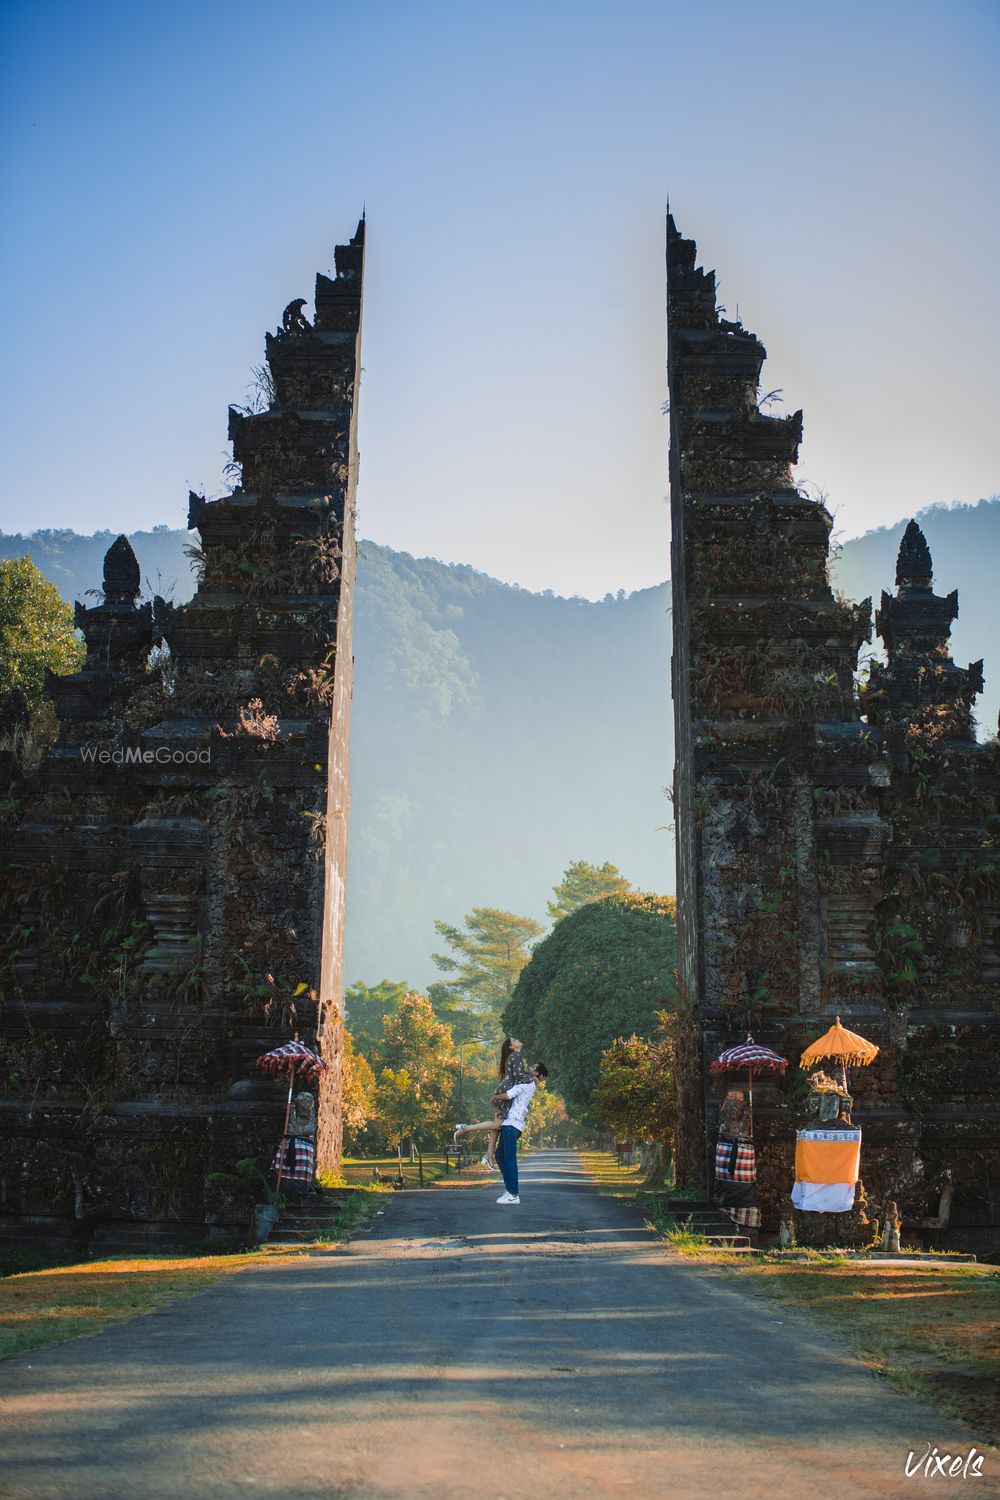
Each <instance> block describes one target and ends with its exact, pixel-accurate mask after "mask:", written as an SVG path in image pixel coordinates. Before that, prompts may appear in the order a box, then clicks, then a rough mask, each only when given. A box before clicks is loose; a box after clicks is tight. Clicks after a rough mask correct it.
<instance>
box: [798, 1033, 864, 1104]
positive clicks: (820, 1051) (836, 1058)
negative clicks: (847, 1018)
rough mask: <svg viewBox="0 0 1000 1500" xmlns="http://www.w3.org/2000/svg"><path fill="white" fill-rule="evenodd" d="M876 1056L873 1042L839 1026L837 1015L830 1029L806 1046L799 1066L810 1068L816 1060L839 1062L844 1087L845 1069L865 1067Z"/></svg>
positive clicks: (845, 1082)
mask: <svg viewBox="0 0 1000 1500" xmlns="http://www.w3.org/2000/svg"><path fill="white" fill-rule="evenodd" d="M876 1057H878V1048H877V1047H876V1045H875V1043H874V1042H868V1041H866V1040H865V1038H864V1037H863V1036H858V1034H857V1032H856V1031H848V1029H847V1027H846V1026H841V1024H840V1017H839V1016H838V1017H837V1019H836V1020H835V1021H834V1023H833V1025H832V1026H831V1027H830V1030H829V1031H827V1032H825V1033H824V1035H823V1036H821V1037H820V1038H819V1039H818V1040H817V1041H815V1042H811V1043H810V1045H809V1046H808V1047H807V1048H806V1050H805V1051H804V1052H803V1054H802V1057H801V1060H800V1062H799V1067H800V1068H811V1067H812V1065H813V1063H818V1062H839V1063H840V1081H841V1083H842V1084H843V1085H844V1087H845V1088H846V1087H847V1069H848V1068H866V1067H867V1066H868V1064H869V1063H872V1062H874V1061H875V1059H876Z"/></svg>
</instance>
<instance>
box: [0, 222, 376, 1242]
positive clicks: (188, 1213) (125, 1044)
mask: <svg viewBox="0 0 1000 1500" xmlns="http://www.w3.org/2000/svg"><path fill="white" fill-rule="evenodd" d="M363 270H364V223H363V221H362V223H361V224H360V225H359V226H358V231H357V233H356V234H355V236H354V238H353V239H352V240H351V242H350V243H349V244H348V245H342V246H339V247H338V248H337V251H336V274H335V275H334V276H333V277H329V276H325V275H318V276H317V278H316V287H315V302H314V306H315V314H314V320H313V322H311V323H310V322H309V321H308V320H307V319H306V317H305V316H304V314H303V307H304V305H305V303H304V299H297V300H296V301H294V302H292V303H290V304H289V306H288V308H286V310H285V313H284V316H283V319H282V324H281V327H280V328H279V330H278V331H277V333H275V334H273V335H268V337H267V344H266V355H267V364H266V367H265V368H263V369H262V370H261V372H260V390H259V393H258V399H257V400H255V402H254V403H253V405H252V407H251V408H246V409H236V408H233V409H231V410H230V414H229V435H230V437H231V439H232V443H233V464H232V466H231V473H232V477H233V481H234V484H233V488H232V492H231V493H230V494H227V495H225V496H224V497H223V498H221V499H215V500H208V499H206V498H204V497H203V496H200V495H194V494H192V495H191V497H190V508H189V520H188V524H189V526H190V527H191V528H192V529H193V530H194V531H195V532H196V533H197V538H198V540H197V541H196V542H195V543H194V545H193V547H192V556H193V559H194V562H195V565H196V570H197V575H198V588H197V593H196V594H195V597H194V598H193V599H192V601H191V602H190V603H189V604H187V605H184V606H183V607H174V606H172V605H171V604H169V603H168V602H166V601H164V600H163V599H160V598H157V599H155V600H154V601H153V602H152V603H144V604H140V603H139V602H138V600H139V595H140V585H141V580H140V571H139V566H138V563H137V561H136V558H135V556H134V555H133V553H132V549H131V547H130V546H129V543H128V542H127V540H126V539H125V538H124V537H119V539H118V541H117V542H116V543H115V544H114V546H113V547H112V548H111V549H110V551H109V552H108V554H107V557H106V559H105V564H104V584H103V591H102V593H101V595H100V598H99V602H97V603H96V604H93V605H90V606H84V605H83V604H78V605H77V606H76V623H77V625H78V626H79V628H80V629H81V630H82V632H83V634H84V636H85V638H86V644H87V659H86V664H85V665H84V667H83V669H82V670H81V671H80V672H78V673H77V674H76V675H75V676H72V677H62V678H55V677H50V678H49V680H48V682H47V687H46V691H47V697H48V700H49V701H50V703H51V705H52V707H53V709H54V711H55V715H56V716H57V718H58V738H57V739H56V741H55V743H54V744H53V745H52V746H51V747H50V748H47V747H46V746H45V745H44V743H39V742H38V741H39V734H40V729H39V725H40V723H42V722H43V716H39V715H35V716H33V717H32V719H31V721H30V722H29V720H28V718H27V716H26V714H25V712H24V709H23V704H21V703H18V702H17V700H16V695H15V696H14V697H13V698H12V699H10V700H8V702H7V703H6V705H5V706H4V710H3V714H4V722H3V726H2V729H3V736H2V740H0V743H2V744H3V745H4V746H5V747H6V748H5V749H4V750H3V751H0V762H2V764H0V773H2V776H3V785H5V786H8V784H9V787H8V791H7V793H6V796H5V798H4V801H3V805H2V813H0V816H2V820H3V827H2V834H3V837H2V847H0V860H2V867H3V894H2V919H3V925H2V943H3V946H2V950H0V965H2V969H0V978H2V1001H3V1003H2V1010H0V1080H2V1083H3V1097H2V1098H0V1238H3V1239H5V1240H7V1241H8V1242H14V1243H17V1242H21V1243H46V1244H52V1243H56V1242H59V1241H60V1240H62V1241H65V1242H66V1243H67V1244H68V1245H71V1246H73V1247H74V1248H85V1247H88V1246H89V1247H94V1248H97V1247H107V1246H115V1247H119V1246H121V1247H135V1246H137V1245H140V1244H143V1243H146V1242H149V1243H161V1244H162V1243H171V1242H173V1243H181V1244H186V1243H192V1242H198V1241H202V1240H206V1239H219V1240H234V1239H236V1240H238V1239H241V1238H244V1239H245V1238H246V1232H247V1224H248V1217H249V1202H248V1200H247V1199H246V1198H245V1197H242V1196H241V1195H240V1194H239V1193H238V1192H234V1191H233V1190H232V1185H231V1183H227V1181H226V1178H225V1174H227V1173H228V1172H230V1171H231V1169H232V1168H233V1167H234V1165H235V1164H236V1163H237V1162H238V1161H239V1160H241V1159H242V1158H246V1157H257V1158H258V1160H260V1161H266V1159H267V1158H268V1156H269V1154H270V1153H271V1152H272V1151H273V1150H274V1147H275V1145H276V1143H277V1140H278V1137H279V1136H280V1132H281V1125H282V1119H283V1099H284V1091H283V1086H282V1084H281V1082H280V1081H278V1082H275V1081H272V1080H268V1079H266V1078H263V1077H262V1076H261V1075H260V1074H259V1073H258V1072H257V1071H256V1069H255V1060H256V1058H257V1056H258V1055H259V1054H260V1053H262V1052H264V1051H267V1050H269V1049H270V1048H272V1047H274V1046H277V1045H279V1044H280V1043H281V1042H283V1041H285V1040H288V1039H290V1038H292V1037H295V1036H298V1037H300V1038H301V1039H302V1040H304V1041H306V1042H308V1043H310V1044H313V1045H318V1046H319V1047H320V1048H321V1050H322V1052H323V1055H324V1057H325V1058H326V1060H327V1062H328V1064H329V1065H330V1070H329V1072H328V1074H327V1075H326V1079H325V1081H324V1084H323V1086H322V1089H321V1098H320V1110H319V1133H318V1149H319V1165H320V1168H321V1169H322V1168H324V1167H325V1168H328V1169H330V1168H334V1167H336V1166H337V1164H338V1162H339V1154H340V1143H341V1120H340V1081H339V1066H340V1035H341V1030H342V1020H341V994H342V944H343V921H344V875H345V862H346V835H347V815H348V803H349V777H348V727H349V716H350V698H351V683H352V673H353V661H352V656H351V613H352V604H353V594H354V581H355V491H356V485H357V468H358V452H357V386H358V377H359V372H360V357H359V351H360V338H361V302H362V281H363ZM215 1173H221V1174H223V1175H222V1176H221V1177H215V1176H214V1175H213V1174H215Z"/></svg>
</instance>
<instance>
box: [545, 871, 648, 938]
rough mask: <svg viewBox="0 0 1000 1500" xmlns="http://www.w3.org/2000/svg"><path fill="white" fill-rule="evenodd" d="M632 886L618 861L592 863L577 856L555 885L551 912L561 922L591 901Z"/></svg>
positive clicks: (627, 889)
mask: <svg viewBox="0 0 1000 1500" xmlns="http://www.w3.org/2000/svg"><path fill="white" fill-rule="evenodd" d="M631 889H632V886H631V883H630V882H629V881H628V880H626V879H625V876H624V875H623V874H622V872H621V871H620V870H619V869H618V866H617V865H611V864H608V863H607V861H605V862H604V864H603V865H591V864H588V863H587V861H586V860H585V859H577V860H574V861H573V863H572V864H571V865H568V866H567V867H566V869H565V870H564V871H563V878H562V880H560V882H559V884H558V885H557V886H555V887H554V888H553V892H552V894H553V895H554V896H555V898H556V899H555V900H554V901H550V902H549V904H548V912H549V916H550V917H551V918H552V920H553V921H554V922H559V921H561V920H562V918H563V917H568V916H569V915H570V913H571V912H574V911H576V909H577V907H579V906H586V904H587V902H588V901H600V899H601V897H602V896H624V895H625V894H626V892H627V891H630V890H631Z"/></svg>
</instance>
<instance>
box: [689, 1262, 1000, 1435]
mask: <svg viewBox="0 0 1000 1500" xmlns="http://www.w3.org/2000/svg"><path fill="white" fill-rule="evenodd" d="M710 1253H711V1252H709V1254H710ZM799 1253H801V1252H799ZM724 1274H725V1275H726V1276H728V1277H738V1278H742V1279H743V1281H744V1282H746V1283H747V1284H748V1285H749V1286H751V1287H752V1288H753V1290H754V1291H757V1292H760V1293H762V1294H763V1295H765V1296H768V1297H771V1298H774V1299H775V1300H777V1301H782V1302H789V1303H794V1304H796V1305H797V1306H799V1307H803V1308H806V1309H807V1310H808V1311H809V1312H810V1313H812V1314H813V1315H814V1316H815V1317H816V1318H817V1319H818V1320H819V1321H820V1322H822V1323H829V1324H830V1325H831V1326H833V1327H836V1328H837V1329H838V1330H839V1331H840V1332H841V1333H843V1334H846V1336H847V1338H848V1340H849V1342H850V1344H851V1348H852V1350H853V1352H854V1353H855V1354H856V1355H857V1357H858V1358H859V1359H860V1360H861V1361H862V1362H863V1363H864V1364H866V1365H868V1367H869V1368H870V1369H871V1370H873V1371H874V1372H875V1373H876V1374H878V1375H881V1376H883V1377H884V1378H885V1379H887V1380H888V1381H889V1383H890V1384H891V1385H893V1386H895V1387H896V1389H897V1390H901V1391H905V1392H906V1393H907V1394H909V1395H911V1396H915V1397H917V1398H918V1399H919V1400H922V1401H926V1402H928V1403H930V1404H931V1405H933V1406H936V1407H938V1408H939V1409H940V1410H941V1411H944V1412H947V1413H948V1414H949V1415H950V1416H954V1417H957V1418H958V1419H959V1420H961V1421H965V1422H967V1423H968V1424H969V1426H970V1427H971V1428H973V1429H974V1430H975V1431H976V1432H978V1433H979V1434H980V1435H981V1436H982V1437H984V1438H986V1439H988V1440H989V1441H990V1442H992V1443H998V1442H1000V1272H998V1271H995V1270H993V1269H992V1268H989V1267H983V1266H976V1265H966V1264H951V1265H949V1264H948V1263H947V1261H946V1260H944V1259H942V1263H941V1264H940V1265H920V1266H893V1265H886V1264H884V1263H883V1264H878V1263H873V1264H867V1265H866V1264H865V1263H864V1262H859V1261H851V1260H847V1259H845V1258H844V1257H843V1256H839V1255H837V1254H836V1252H829V1253H824V1252H814V1256H811V1257H810V1258H809V1260H808V1261H805V1262H803V1261H801V1260H795V1261H793V1260H789V1259H788V1258H787V1257H783V1256H782V1253H781V1252H780V1251H775V1252H772V1253H770V1254H766V1255H763V1256H759V1257H747V1258H746V1259H744V1260H740V1261H737V1262H735V1263H734V1262H732V1261H731V1260H727V1261H726V1266H725V1272H724Z"/></svg>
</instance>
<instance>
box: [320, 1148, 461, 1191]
mask: <svg viewBox="0 0 1000 1500" xmlns="http://www.w3.org/2000/svg"><path fill="white" fill-rule="evenodd" d="M478 1160H479V1158H478V1156H475V1157H473V1158H472V1161H478ZM471 1165H472V1162H470V1166H471ZM373 1167H377V1168H378V1170H379V1171H380V1172H381V1173H383V1174H384V1175H385V1176H386V1177H395V1176H396V1173H397V1172H398V1170H399V1164H398V1162H397V1160H396V1158H395V1157H394V1156H376V1157H372V1156H365V1157H360V1156H345V1157H344V1159H343V1161H342V1162H341V1177H340V1179H338V1181H337V1182H335V1181H334V1180H333V1179H332V1178H331V1179H330V1180H329V1181H327V1180H325V1179H323V1186H324V1187H336V1186H343V1185H346V1186H348V1187H366V1186H370V1185H371V1180H372V1168H373ZM464 1170H465V1171H468V1168H467V1167H466V1168H465V1169H464ZM454 1175H455V1167H454V1165H452V1166H450V1167H449V1168H448V1171H447V1173H446V1172H445V1162H444V1156H443V1155H441V1154H440V1153H429V1154H428V1155H426V1156H425V1157H424V1186H425V1187H430V1186H431V1185H432V1184H433V1183H435V1182H437V1181H438V1179H439V1178H441V1177H445V1176H448V1177H453V1176H454ZM403 1180H404V1182H405V1183H406V1186H407V1187H408V1188H409V1187H419V1186H420V1172H419V1168H418V1165H417V1163H416V1162H415V1161H413V1162H411V1161H410V1159H409V1158H408V1157H406V1156H404V1157H403Z"/></svg>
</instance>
